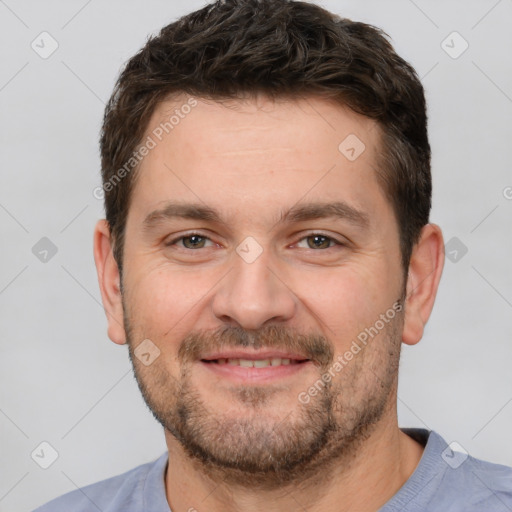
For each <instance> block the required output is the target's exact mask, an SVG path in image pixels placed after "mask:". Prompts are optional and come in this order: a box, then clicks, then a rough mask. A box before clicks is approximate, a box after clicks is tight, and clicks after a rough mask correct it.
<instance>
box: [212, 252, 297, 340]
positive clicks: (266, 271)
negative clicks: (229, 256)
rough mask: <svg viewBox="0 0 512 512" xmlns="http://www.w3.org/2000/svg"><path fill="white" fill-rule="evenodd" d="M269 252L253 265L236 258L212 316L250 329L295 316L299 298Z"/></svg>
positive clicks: (218, 296) (264, 253) (214, 306)
mask: <svg viewBox="0 0 512 512" xmlns="http://www.w3.org/2000/svg"><path fill="white" fill-rule="evenodd" d="M267 253H268V251H263V253H262V254H261V255H260V256H259V257H258V258H257V259H256V260H255V261H253V262H252V263H248V262H247V261H245V260H244V259H243V258H242V257H239V256H238V254H235V255H234V258H233V259H234V263H233V268H232V270H231V272H228V274H227V275H226V277H225V278H224V279H223V280H222V281H221V282H220V283H219V287H218V288H217V292H216V294H215V296H214V298H213V303H212V309H213V313H214V315H215V316H216V317H217V318H218V319H219V320H221V321H222V322H224V323H228V324H231V325H237V326H239V327H242V328H244V329H247V330H250V329H261V328H262V327H264V326H265V324H268V323H274V322H285V321H287V320H290V319H291V318H292V317H293V316H294V314H295V311H296V307H297V297H296V296H295V294H294V293H293V291H292V290H291V289H290V288H288V286H287V284H286V283H285V279H284V277H285V276H281V275H280V272H279V270H278V267H277V268H276V266H275V265H271V262H270V257H267Z"/></svg>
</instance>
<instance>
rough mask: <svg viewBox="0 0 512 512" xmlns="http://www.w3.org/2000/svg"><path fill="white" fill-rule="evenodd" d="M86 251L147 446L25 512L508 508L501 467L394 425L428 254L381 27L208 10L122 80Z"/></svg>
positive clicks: (424, 150) (401, 92) (131, 66)
mask: <svg viewBox="0 0 512 512" xmlns="http://www.w3.org/2000/svg"><path fill="white" fill-rule="evenodd" d="M101 154H102V173H103V190H104V192H105V209H106V220H100V221H99V222H98V224H97V226H96V229H95V233H94V256H95V261H96V266H97V270H98V278H99V284H100V289H101V293H102V298H103V303H104V306H105V311H106V314H107V318H108V335H109V337H110V339H111V340H112V341H114V342H115V343H118V344H127V345H128V349H129V354H130V358H131V361H132V363H133V367H134V372H135V376H136V378H137V382H138V384H139V387H140V390H141V392H142V394H143V396H144V399H145V401H146V403H147V405H148V406H149V408H150V409H151V411H152V413H153V414H154V416H155V418H156V419H157V420H158V421H159V422H160V423H161V424H162V426H163V427H164V432H165V439H166V443H167V448H168V453H165V454H163V455H162V456H161V457H160V458H159V459H157V460H156V461H154V462H151V463H148V464H145V465H142V466H139V467H137V468H135V469H133V470H131V471H129V472H127V473H125V474H123V475H119V476H116V477H113V478H110V479H108V480H105V481H102V482H99V483H96V484H93V485H90V486H87V487H85V488H82V489H80V490H77V491H73V492H71V493H69V494H66V495H64V496H62V497H60V498H57V499H56V500H54V501H52V502H50V503H48V504H46V505H45V506H43V507H40V508H39V509H38V511H39V512H50V511H51V512H58V511H66V512H67V511H71V510H72V511H74V512H79V511H92V510H101V511H103V512H107V511H108V512H114V511H116V512H117V511H119V512H121V511H122V512H135V511H137V512H140V511H143V510H144V511H148V512H149V511H151V512H166V511H167V512H168V511H169V510H171V511H172V512H186V511H189V512H191V511H198V512H201V511H208V512H217V511H222V512H229V511H266V512H268V511H286V512H288V511H290V510H308V511H309V512H318V511H323V512H331V511H332V512H334V511H336V512H346V511H349V510H350V511H356V510H357V511H358V512H370V511H377V510H380V511H383V512H384V511H385V512H391V511H399V510H401V511H436V512H438V511H441V510H454V511H455V510H457V511H464V512H472V511H474V512H476V511H479V512H483V511H485V512H493V511H506V510H512V468H507V467H505V466H499V465H495V464H491V463H487V462H483V461H479V460H476V459H474V458H472V457H467V456H466V454H462V453H457V452H454V451H452V449H451V448H450V447H448V446H447V443H446V442H445V441H444V440H443V439H442V438H441V437H440V436H439V435H438V434H437V433H435V432H433V431H431V432H429V431H427V430H423V429H400V428H399V427H398V423H397V412H396V402H397V382H398V364H399V357H400V347H401V344H402V343H406V344H409V345H413V344H415V343H418V342H419V341H420V339H421V337H422V335H423V329H424V326H425V324H426V322H427V320H428V318H429V316H430V313H431V311H432V307H433V304H434V299H435V295H436V292H437V288H438V285H439V281H440V277H441V273H442V267H443V262H444V253H443V238H442V234H441V230H440V228H439V227H438V226H436V225H435V224H431V223H429V211H430V205H431V177H430V147H429V142H428V136H427V118H426V113H425V99H424V93H423V88H422V86H421V84H420V83H419V80H418V78H417V76H416V74H415V72H414V70H413V69H412V68H411V66H410V65H409V64H407V63H406V62H405V61H404V60H403V59H401V58H400V57H399V56H398V55H396V53H395V52H394V50H393V48H392V47H391V45H390V44H389V43H388V41H387V39H386V38H385V37H384V34H383V33H382V32H381V31H380V30H378V29H376V28H374V27H371V26H369V25H366V24H363V23H356V22H352V21H350V20H346V19H341V18H338V17H336V16H334V15H332V14H331V13H329V12H327V11H325V10H323V9H321V8H320V7H318V6H315V5H313V4H309V3H301V2H293V1H285V0H260V1H257V0H226V1H223V2H217V3H215V4H211V5H208V6H206V7H204V8H203V9H201V10H199V11H197V12H194V13H192V14H189V15H188V16H185V17H183V18H181V19H180V20H178V21H177V22H175V23H172V24H171V25H169V26H167V27H165V28H164V29H163V30H162V31H161V33H160V34H159V35H158V37H154V38H152V39H150V40H149V41H148V42H147V44H146V45H145V46H144V48H143V49H142V50H141V51H140V52H139V53H138V54H137V55H135V56H134V57H133V58H132V59H131V60H130V61H129V62H128V64H127V66H126V68H125V69H124V71H123V72H122V74H121V76H120V78H119V81H118V83H117V85H116V88H115V91H114V93H113V95H112V97H111V99H110V102H109V104H108V106H107V109H106V113H105V118H104V125H103V131H102V136H101Z"/></svg>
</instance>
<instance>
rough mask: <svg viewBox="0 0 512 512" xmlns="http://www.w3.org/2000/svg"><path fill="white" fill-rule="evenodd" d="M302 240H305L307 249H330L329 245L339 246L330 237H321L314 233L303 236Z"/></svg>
mask: <svg viewBox="0 0 512 512" xmlns="http://www.w3.org/2000/svg"><path fill="white" fill-rule="evenodd" d="M302 240H306V243H307V245H308V246H307V247H306V248H307V249H330V248H331V247H332V246H331V243H332V244H333V245H341V244H340V243H339V242H337V241H336V240H334V239H333V238H331V237H330V236H326V235H321V234H319V233H315V234H312V235H308V236H305V237H304V238H301V241H302Z"/></svg>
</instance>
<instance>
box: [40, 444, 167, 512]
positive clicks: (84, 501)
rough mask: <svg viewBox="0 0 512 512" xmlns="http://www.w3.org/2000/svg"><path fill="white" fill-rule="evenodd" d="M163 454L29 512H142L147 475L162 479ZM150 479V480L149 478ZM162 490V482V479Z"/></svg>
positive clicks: (165, 456) (165, 458) (165, 454)
mask: <svg viewBox="0 0 512 512" xmlns="http://www.w3.org/2000/svg"><path fill="white" fill-rule="evenodd" d="M167 457H168V455H167V453H164V454H163V455H161V456H160V457H159V458H158V459H156V460H153V461H152V462H148V463H146V464H141V465H140V466H137V467H135V468H133V469H131V470H129V471H126V472H125V473H122V474H119V475H116V476H113V477H111V478H107V479H106V480H101V481H100V482H96V483H94V484H90V485H87V486H85V487H81V488H79V489H76V490H74V491H70V492H68V493H66V494H63V495H62V496H59V497H57V498H55V499H53V500H51V501H49V502H48V503H46V504H44V505H42V506H40V507H39V508H37V509H36V510H34V511H33V512H69V511H71V510H72V511H73V512H97V511H98V510H101V511H102V512H118V511H119V512H121V511H122V512H132V510H133V511H134V512H135V511H137V512H138V511H139V510H143V499H144V488H145V486H146V483H147V482H148V480H149V477H150V475H151V474H153V475H158V474H160V475H163V471H164V467H165V464H166V462H167ZM153 478H154V477H153ZM162 486H163V478H162Z"/></svg>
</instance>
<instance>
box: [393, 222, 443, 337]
mask: <svg viewBox="0 0 512 512" xmlns="http://www.w3.org/2000/svg"><path fill="white" fill-rule="evenodd" d="M443 266H444V241H443V234H442V232H441V228H440V227H439V226H437V225H436V224H427V225H425V226H424V227H423V229H422V230H421V235H420V239H419V240H418V242H417V243H416V245H415V246H414V248H413V251H412V255H411V260H410V263H409V273H408V277H407V296H406V299H405V318H404V328H403V333H402V341H403V342H404V343H406V344H407V345H414V344H416V343H418V342H419V341H420V340H421V338H422V336H423V330H424V328H425V324H426V323H427V321H428V319H429V317H430V313H431V312H432V308H433V307H434V300H435V298H436V294H437V289H438V287H439V281H440V279H441V274H442V272H443Z"/></svg>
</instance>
